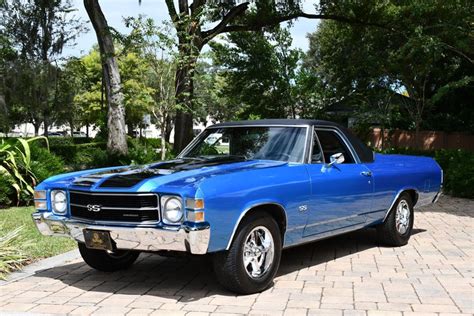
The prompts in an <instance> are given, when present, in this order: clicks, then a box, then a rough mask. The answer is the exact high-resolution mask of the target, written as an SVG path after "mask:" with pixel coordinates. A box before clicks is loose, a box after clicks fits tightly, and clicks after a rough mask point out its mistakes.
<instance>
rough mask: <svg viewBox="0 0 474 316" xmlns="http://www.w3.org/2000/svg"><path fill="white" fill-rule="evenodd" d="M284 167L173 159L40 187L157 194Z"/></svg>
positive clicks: (63, 179)
mask: <svg viewBox="0 0 474 316" xmlns="http://www.w3.org/2000/svg"><path fill="white" fill-rule="evenodd" d="M286 164H287V163H286V162H281V161H270V160H245V159H242V158H234V157H221V158H214V159H199V160H198V159H175V160H170V161H164V162H159V163H154V164H149V165H142V166H125V167H124V166H122V167H112V168H105V169H95V170H88V171H82V172H75V173H70V174H64V175H59V176H56V177H53V178H50V179H48V180H46V181H45V182H44V185H47V186H48V187H51V186H54V185H59V186H60V187H67V188H70V189H81V190H83V189H85V190H92V191H121V192H123V191H131V192H150V191H154V190H157V188H158V187H166V188H167V189H172V188H185V187H191V188H197V186H198V185H199V183H201V182H202V181H203V180H205V179H207V178H209V177H215V176H219V175H223V174H229V173H235V172H245V171H246V170H254V169H258V168H273V167H278V166H282V165H286ZM171 191H175V190H171Z"/></svg>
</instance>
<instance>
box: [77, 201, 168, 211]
mask: <svg viewBox="0 0 474 316" xmlns="http://www.w3.org/2000/svg"><path fill="white" fill-rule="evenodd" d="M69 205H71V206H77V207H82V208H87V205H82V204H76V203H69ZM100 208H101V210H128V211H153V210H158V209H159V206H157V207H111V206H110V207H109V206H101V207H100Z"/></svg>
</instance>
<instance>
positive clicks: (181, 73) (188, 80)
mask: <svg viewBox="0 0 474 316" xmlns="http://www.w3.org/2000/svg"><path fill="white" fill-rule="evenodd" d="M181 45H182V46H183V47H185V48H184V49H183V50H181V51H180V57H179V59H180V61H181V64H180V65H179V66H178V69H177V70H176V78H175V89H176V90H175V91H176V102H177V104H178V105H179V106H180V108H181V109H180V110H178V111H176V118H175V121H174V144H173V149H174V151H175V152H176V153H179V152H181V151H182V150H183V149H184V147H186V145H187V144H189V142H190V141H191V140H192V139H193V125H194V124H193V112H192V111H193V110H194V107H193V93H194V69H195V66H196V61H197V56H196V57H194V58H190V57H189V55H190V53H189V52H188V51H187V50H188V49H190V48H189V47H191V45H195V47H191V49H197V51H198V54H199V52H200V50H201V47H196V44H190V43H185V44H181Z"/></svg>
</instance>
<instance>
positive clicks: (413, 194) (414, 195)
mask: <svg viewBox="0 0 474 316" xmlns="http://www.w3.org/2000/svg"><path fill="white" fill-rule="evenodd" d="M404 192H406V193H408V194H409V195H410V197H411V200H412V202H413V206H415V205H416V202H418V192H416V190H413V189H410V190H405V191H404Z"/></svg>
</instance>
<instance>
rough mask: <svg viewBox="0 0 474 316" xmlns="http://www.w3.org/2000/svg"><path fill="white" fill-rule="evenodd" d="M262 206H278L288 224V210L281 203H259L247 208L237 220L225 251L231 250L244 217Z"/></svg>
mask: <svg viewBox="0 0 474 316" xmlns="http://www.w3.org/2000/svg"><path fill="white" fill-rule="evenodd" d="M262 205H276V206H278V207H280V208H281V209H282V210H283V213H284V214H285V223H288V216H287V215H286V210H285V208H284V207H283V205H281V204H279V203H275V202H263V203H257V204H254V205H251V206H249V207H247V208H246V209H245V210H244V211H243V212H242V213H240V216H239V218H238V219H237V222H236V223H235V225H234V229H233V230H232V234H231V235H230V239H229V242H228V243H227V247H226V248H225V250H229V248H230V245H231V244H232V241H233V240H234V236H235V233H236V232H237V228H238V227H239V225H240V222H241V221H242V219H243V218H244V216H245V215H246V214H247V212H248V211H250V210H251V209H253V208H255V207H258V206H262ZM283 236H284V235H283ZM282 244H284V240H282Z"/></svg>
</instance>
